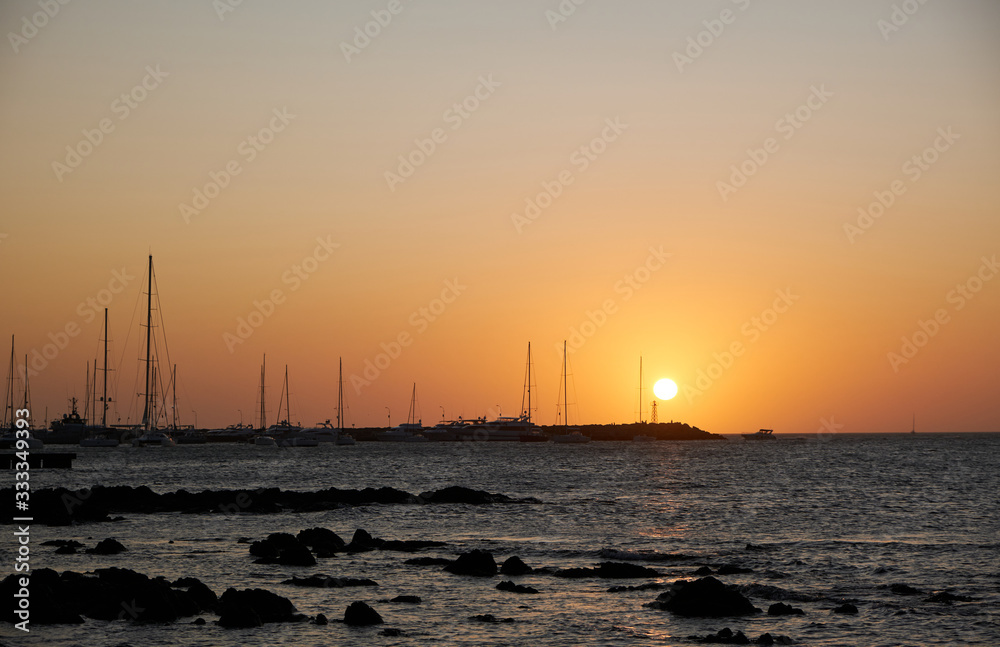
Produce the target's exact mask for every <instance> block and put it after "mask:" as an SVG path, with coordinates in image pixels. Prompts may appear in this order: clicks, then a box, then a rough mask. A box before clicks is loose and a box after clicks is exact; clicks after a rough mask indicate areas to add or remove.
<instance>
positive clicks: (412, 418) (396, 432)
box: [375, 383, 430, 443]
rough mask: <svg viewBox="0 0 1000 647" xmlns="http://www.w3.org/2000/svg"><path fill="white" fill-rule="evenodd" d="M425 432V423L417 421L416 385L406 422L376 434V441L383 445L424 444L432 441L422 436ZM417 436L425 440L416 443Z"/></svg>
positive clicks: (414, 385)
mask: <svg viewBox="0 0 1000 647" xmlns="http://www.w3.org/2000/svg"><path fill="white" fill-rule="evenodd" d="M423 431H424V425H423V422H421V421H420V420H418V419H417V385H416V383H414V384H413V395H412V396H411V397H410V410H409V413H408V414H407V416H406V422H404V423H401V424H400V425H398V426H396V427H392V428H391V429H387V430H385V431H380V432H378V433H377V434H375V440H378V441H380V442H383V443H404V442H423V441H426V440H430V439H429V438H427V437H425V436H423V435H421V433H422V432H423ZM417 436H420V438H422V439H423V440H416V441H414V438H415V437H417Z"/></svg>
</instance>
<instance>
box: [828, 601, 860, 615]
mask: <svg viewBox="0 0 1000 647" xmlns="http://www.w3.org/2000/svg"><path fill="white" fill-rule="evenodd" d="M833 612H834V613H857V612H858V608H857V607H856V606H854V605H853V604H851V603H849V602H845V603H844V604H842V605H840V606H839V607H837V608H836V609H834V610H833Z"/></svg>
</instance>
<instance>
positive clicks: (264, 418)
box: [260, 353, 267, 429]
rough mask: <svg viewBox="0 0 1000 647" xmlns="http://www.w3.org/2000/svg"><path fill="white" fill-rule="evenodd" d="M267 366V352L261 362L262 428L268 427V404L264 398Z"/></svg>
mask: <svg viewBox="0 0 1000 647" xmlns="http://www.w3.org/2000/svg"><path fill="white" fill-rule="evenodd" d="M266 367H267V354H266V353H265V354H264V358H263V359H262V360H261V362H260V428H261V429H267V405H266V402H265V400H264V369H265V368H266Z"/></svg>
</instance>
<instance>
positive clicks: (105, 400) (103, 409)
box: [101, 308, 108, 427]
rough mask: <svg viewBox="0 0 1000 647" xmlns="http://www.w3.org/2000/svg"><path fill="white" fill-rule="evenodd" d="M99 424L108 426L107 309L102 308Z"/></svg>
mask: <svg viewBox="0 0 1000 647" xmlns="http://www.w3.org/2000/svg"><path fill="white" fill-rule="evenodd" d="M101 403H102V405H103V406H102V407H101V426H102V427H107V426H108V309H107V308H105V309H104V392H103V394H102V395H101Z"/></svg>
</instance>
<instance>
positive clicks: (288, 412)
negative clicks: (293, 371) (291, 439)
mask: <svg viewBox="0 0 1000 647" xmlns="http://www.w3.org/2000/svg"><path fill="white" fill-rule="evenodd" d="M285 422H287V423H288V424H292V406H291V403H290V402H289V401H288V364H285Z"/></svg>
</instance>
